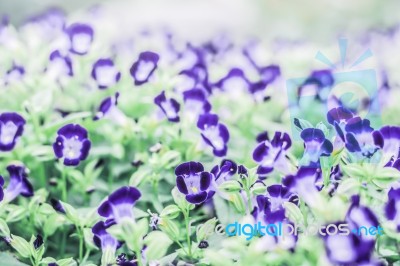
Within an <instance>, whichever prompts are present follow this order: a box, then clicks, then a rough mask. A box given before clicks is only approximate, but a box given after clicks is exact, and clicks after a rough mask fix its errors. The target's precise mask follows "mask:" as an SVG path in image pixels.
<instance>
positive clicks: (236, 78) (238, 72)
mask: <svg viewBox="0 0 400 266" xmlns="http://www.w3.org/2000/svg"><path fill="white" fill-rule="evenodd" d="M214 86H215V87H217V88H219V89H220V90H222V91H224V92H227V93H229V95H234V96H240V95H241V94H244V93H247V92H248V91H249V81H248V80H247V78H246V75H245V73H244V72H243V70H242V69H240V68H232V69H231V70H230V71H229V72H228V74H227V75H226V76H225V77H223V78H222V79H220V80H219V81H218V82H216V83H215V84H214Z"/></svg>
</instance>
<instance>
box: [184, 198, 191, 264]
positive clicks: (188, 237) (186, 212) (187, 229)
mask: <svg viewBox="0 0 400 266" xmlns="http://www.w3.org/2000/svg"><path fill="white" fill-rule="evenodd" d="M189 207H190V206H189V205H188V206H187V208H186V210H185V211H184V212H183V215H184V216H185V224H186V241H187V245H188V256H189V257H190V258H191V257H192V243H191V241H190V233H189V232H190V230H189V229H190V228H189V217H190V216H189V211H190V210H189Z"/></svg>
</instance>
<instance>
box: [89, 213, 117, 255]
mask: <svg viewBox="0 0 400 266" xmlns="http://www.w3.org/2000/svg"><path fill="white" fill-rule="evenodd" d="M114 224H115V221H113V220H110V221H105V222H104V221H99V222H97V223H96V224H95V225H94V226H93V227H92V233H93V242H94V243H95V245H96V246H97V247H98V248H100V249H101V250H102V251H103V252H105V251H106V250H111V251H112V252H115V251H116V250H117V249H118V248H120V247H121V246H122V243H121V242H120V241H118V240H117V239H115V238H114V237H113V236H112V235H110V234H109V233H107V231H106V230H107V229H108V228H110V227H111V226H112V225H114Z"/></svg>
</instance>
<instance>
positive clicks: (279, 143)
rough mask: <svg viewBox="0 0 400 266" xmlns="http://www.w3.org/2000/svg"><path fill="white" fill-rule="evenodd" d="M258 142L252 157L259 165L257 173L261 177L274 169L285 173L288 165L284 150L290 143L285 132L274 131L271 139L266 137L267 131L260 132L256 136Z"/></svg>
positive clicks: (264, 176)
mask: <svg viewBox="0 0 400 266" xmlns="http://www.w3.org/2000/svg"><path fill="white" fill-rule="evenodd" d="M257 140H258V141H259V142H260V143H259V144H258V146H257V147H256V148H255V150H254V152H253V159H254V161H256V162H257V163H258V164H259V166H258V168H257V174H258V175H259V177H260V178H261V179H264V178H266V176H267V175H268V174H269V173H271V172H272V171H273V170H274V169H277V170H278V171H281V172H283V173H287V169H288V165H287V158H286V151H287V150H288V149H289V148H290V146H291V145H292V141H291V140H290V137H289V135H288V134H287V133H282V132H279V131H277V132H275V135H274V137H273V139H272V140H269V139H268V133H266V132H265V133H261V134H260V135H259V136H257Z"/></svg>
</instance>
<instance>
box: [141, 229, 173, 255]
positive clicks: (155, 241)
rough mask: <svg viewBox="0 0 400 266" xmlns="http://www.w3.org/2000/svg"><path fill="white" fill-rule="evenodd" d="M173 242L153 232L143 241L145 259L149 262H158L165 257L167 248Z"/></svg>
mask: <svg viewBox="0 0 400 266" xmlns="http://www.w3.org/2000/svg"><path fill="white" fill-rule="evenodd" d="M172 243H173V242H172V241H171V239H170V238H169V237H168V236H167V235H166V234H165V233H163V232H161V231H153V232H151V233H149V234H148V235H147V236H146V238H145V239H144V244H145V245H146V246H147V249H146V257H147V259H148V260H149V261H151V260H158V259H160V258H162V257H163V256H165V254H166V253H167V250H168V248H169V246H170V245H171V244H172Z"/></svg>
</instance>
